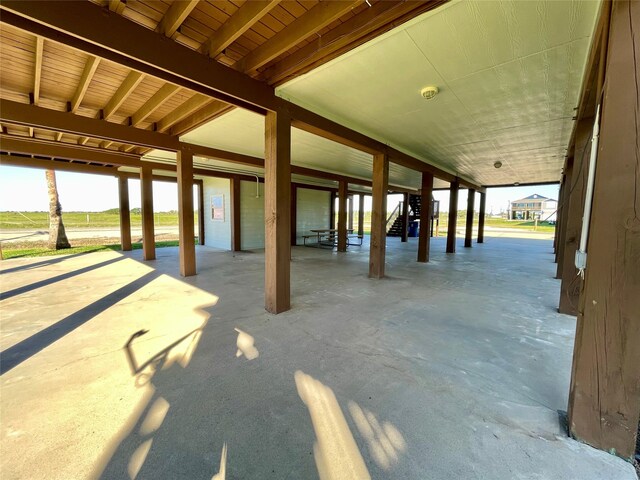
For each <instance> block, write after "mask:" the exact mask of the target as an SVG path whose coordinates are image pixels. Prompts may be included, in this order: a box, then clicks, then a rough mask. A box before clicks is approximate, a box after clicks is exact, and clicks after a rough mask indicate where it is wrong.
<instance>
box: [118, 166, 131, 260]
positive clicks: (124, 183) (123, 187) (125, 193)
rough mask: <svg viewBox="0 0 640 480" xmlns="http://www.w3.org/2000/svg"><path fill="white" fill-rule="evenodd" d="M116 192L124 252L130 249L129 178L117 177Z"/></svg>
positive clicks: (121, 243)
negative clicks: (118, 198)
mask: <svg viewBox="0 0 640 480" xmlns="http://www.w3.org/2000/svg"><path fill="white" fill-rule="evenodd" d="M118 193H119V197H120V245H121V246H122V250H123V251H124V252H128V251H130V250H131V212H130V211H129V179H128V178H127V177H125V176H124V175H121V176H119V177H118Z"/></svg>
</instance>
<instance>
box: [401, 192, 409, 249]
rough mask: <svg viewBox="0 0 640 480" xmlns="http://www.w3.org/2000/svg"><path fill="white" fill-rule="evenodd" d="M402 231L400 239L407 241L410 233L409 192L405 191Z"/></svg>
mask: <svg viewBox="0 0 640 480" xmlns="http://www.w3.org/2000/svg"><path fill="white" fill-rule="evenodd" d="M400 215H402V233H401V234H400V241H401V242H406V241H407V236H408V233H409V194H408V193H404V194H403V198H402V212H400Z"/></svg>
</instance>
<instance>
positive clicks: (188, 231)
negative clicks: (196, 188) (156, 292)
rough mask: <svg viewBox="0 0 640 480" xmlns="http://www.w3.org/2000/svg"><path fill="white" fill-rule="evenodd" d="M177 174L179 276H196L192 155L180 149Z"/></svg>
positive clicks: (188, 151)
mask: <svg viewBox="0 0 640 480" xmlns="http://www.w3.org/2000/svg"><path fill="white" fill-rule="evenodd" d="M176 158H177V160H176V169H177V172H178V233H179V238H180V241H179V245H178V252H179V254H180V275H182V276H183V277H190V276H192V275H195V274H196V244H195V239H194V225H193V153H192V152H191V151H190V150H187V149H182V150H178V152H177V157H176Z"/></svg>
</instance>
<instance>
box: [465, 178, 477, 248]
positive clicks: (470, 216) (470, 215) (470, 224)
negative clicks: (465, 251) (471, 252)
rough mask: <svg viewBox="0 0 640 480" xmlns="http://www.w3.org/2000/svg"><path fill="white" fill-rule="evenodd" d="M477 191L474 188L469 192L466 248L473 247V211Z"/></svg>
mask: <svg viewBox="0 0 640 480" xmlns="http://www.w3.org/2000/svg"><path fill="white" fill-rule="evenodd" d="M475 202H476V191H475V190H474V189H473V188H470V189H469V190H467V225H466V229H465V231H464V246H465V247H466V248H471V247H472V246H473V209H474V208H475Z"/></svg>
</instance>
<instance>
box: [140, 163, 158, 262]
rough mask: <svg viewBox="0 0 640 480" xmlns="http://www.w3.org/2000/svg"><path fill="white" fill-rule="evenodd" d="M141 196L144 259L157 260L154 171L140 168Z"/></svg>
mask: <svg viewBox="0 0 640 480" xmlns="http://www.w3.org/2000/svg"><path fill="white" fill-rule="evenodd" d="M140 194H141V196H142V201H141V206H142V208H141V211H142V258H143V259H145V260H155V259H156V239H155V233H154V228H153V170H151V167H148V166H146V165H143V166H142V167H141V168H140Z"/></svg>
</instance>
